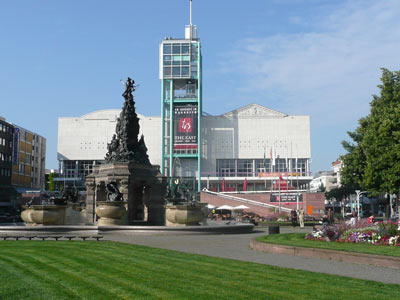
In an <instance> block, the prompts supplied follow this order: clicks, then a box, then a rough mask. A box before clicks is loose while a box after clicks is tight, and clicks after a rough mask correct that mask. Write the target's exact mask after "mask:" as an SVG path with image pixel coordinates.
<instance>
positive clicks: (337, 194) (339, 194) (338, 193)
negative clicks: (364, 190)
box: [325, 185, 354, 201]
mask: <svg viewBox="0 0 400 300" xmlns="http://www.w3.org/2000/svg"><path fill="white" fill-rule="evenodd" d="M351 194H354V189H352V188H349V186H347V185H342V186H340V187H336V188H333V189H331V190H330V191H329V192H325V198H326V199H329V200H332V199H335V200H336V201H342V199H346V198H347V197H348V196H350V195H351Z"/></svg>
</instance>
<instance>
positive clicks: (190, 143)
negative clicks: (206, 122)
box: [174, 105, 198, 149]
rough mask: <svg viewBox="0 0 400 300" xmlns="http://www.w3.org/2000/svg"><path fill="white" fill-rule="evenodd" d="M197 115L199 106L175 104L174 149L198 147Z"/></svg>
mask: <svg viewBox="0 0 400 300" xmlns="http://www.w3.org/2000/svg"><path fill="white" fill-rule="evenodd" d="M197 117H198V110H197V106H195V105H185V106H175V108H174V149H197Z"/></svg>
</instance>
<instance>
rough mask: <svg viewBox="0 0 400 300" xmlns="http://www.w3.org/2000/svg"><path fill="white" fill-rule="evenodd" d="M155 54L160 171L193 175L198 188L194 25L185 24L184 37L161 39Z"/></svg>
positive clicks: (198, 104) (197, 51)
mask: <svg viewBox="0 0 400 300" xmlns="http://www.w3.org/2000/svg"><path fill="white" fill-rule="evenodd" d="M190 19H191V17H190ZM190 23H191V20H190ZM159 55H160V71H159V72H160V76H159V77H160V80H161V122H162V126H161V130H162V135H161V136H162V141H161V147H162V151H161V153H162V154H161V155H162V157H161V172H162V174H163V175H164V176H170V177H175V176H178V177H196V179H197V182H198V189H199V190H200V187H201V184H200V180H201V175H200V174H201V170H200V168H201V164H200V157H201V115H202V69H201V47H200V40H199V38H197V28H196V26H194V25H192V24H190V25H187V26H186V28H185V38H179V39H175V38H165V39H164V40H163V41H162V42H161V44H160V52H159Z"/></svg>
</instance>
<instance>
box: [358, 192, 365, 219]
mask: <svg viewBox="0 0 400 300" xmlns="http://www.w3.org/2000/svg"><path fill="white" fill-rule="evenodd" d="M366 192H367V191H360V190H356V194H357V220H360V195H362V194H365V193H366Z"/></svg>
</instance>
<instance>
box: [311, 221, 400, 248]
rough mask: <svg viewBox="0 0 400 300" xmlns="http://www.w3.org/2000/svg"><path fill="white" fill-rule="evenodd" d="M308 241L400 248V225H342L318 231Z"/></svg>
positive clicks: (391, 223)
mask: <svg viewBox="0 0 400 300" xmlns="http://www.w3.org/2000/svg"><path fill="white" fill-rule="evenodd" d="M305 238H306V239H308V240H318V241H327V242H338V243H368V244H372V245H392V246H399V247H400V225H399V224H398V223H394V222H391V221H389V222H387V223H385V222H380V223H375V224H368V223H366V222H365V221H364V220H361V221H359V222H357V223H356V224H355V225H353V226H352V225H349V224H346V223H340V224H337V225H333V226H325V227H323V228H322V229H316V230H314V231H313V232H310V233H308V234H307V235H306V236H305Z"/></svg>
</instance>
